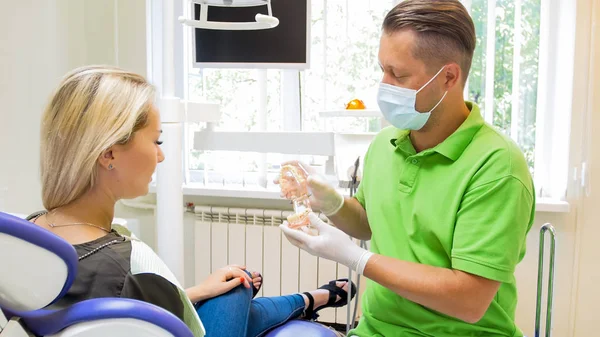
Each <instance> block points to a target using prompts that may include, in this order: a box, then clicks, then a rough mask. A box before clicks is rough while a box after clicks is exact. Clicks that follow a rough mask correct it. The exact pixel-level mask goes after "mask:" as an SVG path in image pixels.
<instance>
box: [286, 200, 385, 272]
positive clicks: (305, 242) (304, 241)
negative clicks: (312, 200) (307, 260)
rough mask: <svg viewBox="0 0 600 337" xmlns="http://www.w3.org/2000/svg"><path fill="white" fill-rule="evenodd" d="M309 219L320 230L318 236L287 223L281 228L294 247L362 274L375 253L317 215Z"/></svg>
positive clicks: (311, 215)
mask: <svg viewBox="0 0 600 337" xmlns="http://www.w3.org/2000/svg"><path fill="white" fill-rule="evenodd" d="M309 219H310V223H311V224H312V226H313V227H315V228H316V229H318V231H319V235H318V236H312V235H309V234H307V233H305V232H303V231H301V230H297V229H291V228H289V227H288V226H287V222H284V223H283V224H282V225H280V226H279V227H280V228H281V230H282V231H283V233H284V234H285V236H286V237H287V239H288V240H289V241H290V242H291V243H292V244H293V245H294V246H296V247H298V248H300V249H302V250H305V251H307V252H308V253H309V254H311V255H315V256H319V257H322V258H324V259H327V260H332V261H335V262H338V263H341V264H343V265H345V266H347V267H350V268H352V269H353V270H355V271H356V272H357V273H359V274H362V273H363V271H364V269H365V266H366V265H367V261H368V260H369V258H370V257H371V256H372V255H373V253H371V252H369V251H368V250H365V249H363V248H361V247H359V246H357V245H356V244H355V243H354V242H352V240H351V239H350V237H349V236H348V234H346V233H344V232H342V231H341V230H339V229H337V228H335V227H333V226H331V225H328V224H327V223H325V222H324V221H323V220H321V219H319V217H317V215H316V214H314V213H312V212H311V213H310V214H309Z"/></svg>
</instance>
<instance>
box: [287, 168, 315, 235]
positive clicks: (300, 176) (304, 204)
mask: <svg viewBox="0 0 600 337" xmlns="http://www.w3.org/2000/svg"><path fill="white" fill-rule="evenodd" d="M306 178H307V175H306V172H304V170H302V169H301V168H299V167H296V166H293V165H284V166H283V167H282V168H281V171H280V175H279V186H280V187H281V192H282V194H283V195H284V196H285V198H286V199H290V200H292V204H293V205H294V214H292V215H290V216H288V217H287V221H288V224H289V227H290V228H292V229H298V230H301V231H304V232H306V233H308V234H310V235H318V234H319V233H318V231H317V229H316V228H313V227H312V226H311V225H310V221H309V219H308V214H309V213H310V212H311V211H312V210H311V208H310V202H309V200H308V188H307V181H306Z"/></svg>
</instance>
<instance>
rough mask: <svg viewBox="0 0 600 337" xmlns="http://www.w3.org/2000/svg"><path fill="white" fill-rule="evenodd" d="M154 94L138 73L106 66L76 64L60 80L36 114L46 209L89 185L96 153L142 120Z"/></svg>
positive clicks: (70, 198)
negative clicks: (41, 111)
mask: <svg viewBox="0 0 600 337" xmlns="http://www.w3.org/2000/svg"><path fill="white" fill-rule="evenodd" d="M154 97H155V88H154V87H153V86H152V85H151V84H150V83H148V81H146V79H144V78H143V77H142V76H140V75H137V74H135V73H132V72H128V71H125V70H123V69H119V68H116V67H111V66H85V67H81V68H77V69H75V70H73V71H71V72H70V73H68V74H67V75H66V76H65V77H64V78H63V79H62V81H61V83H60V85H59V86H58V89H57V90H56V91H55V92H54V94H53V96H52V97H51V99H50V102H49V103H48V105H47V107H46V110H45V111H44V115H43V117H42V126H41V148H40V157H41V158H40V159H41V161H40V162H41V178H42V201H43V204H44V207H45V208H46V209H47V210H49V211H50V210H53V209H55V208H57V207H61V206H65V205H68V204H69V203H71V202H73V201H74V200H76V199H77V198H79V197H81V196H82V195H83V194H84V193H85V192H86V191H87V190H89V189H90V188H91V187H92V186H94V183H95V178H96V174H97V165H98V159H99V157H100V156H101V155H102V153H103V152H105V151H106V150H108V149H109V148H110V147H111V146H113V145H115V144H125V143H127V142H128V141H129V140H130V139H131V137H132V136H133V134H134V133H135V132H136V131H138V130H140V129H142V128H144V127H145V126H146V125H147V123H148V112H149V111H150V109H151V106H152V104H153V102H154Z"/></svg>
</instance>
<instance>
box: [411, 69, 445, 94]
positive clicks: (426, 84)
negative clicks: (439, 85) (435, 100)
mask: <svg viewBox="0 0 600 337" xmlns="http://www.w3.org/2000/svg"><path fill="white" fill-rule="evenodd" d="M444 68H446V66H443V67H442V69H440V70H439V71H438V72H437V74H435V76H433V77H432V78H431V79H430V80H429V82H427V83H425V84H424V85H423V86H422V87H421V89H419V90H417V94H418V93H419V91H421V90H423V88H425V87H426V86H428V85H429V83H431V82H433V80H435V78H436V77H438V75H439V74H440V73H441V72H442V70H444Z"/></svg>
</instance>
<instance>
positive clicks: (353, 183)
mask: <svg viewBox="0 0 600 337" xmlns="http://www.w3.org/2000/svg"><path fill="white" fill-rule="evenodd" d="M359 165H360V157H358V158H356V161H355V162H354V172H353V174H352V176H351V180H350V186H349V188H350V197H353V196H354V193H356V190H357V189H358V176H357V175H358V167H359ZM363 246H364V247H363ZM366 246H367V244H366V242H365V241H364V240H361V241H360V247H361V248H366ZM348 281H352V269H350V268H348ZM359 290H360V275H357V277H356V300H355V301H354V315H353V316H350V314H351V312H352V305H350V304H351V303H352V292H351V291H350V289H348V300H347V302H348V308H347V310H346V334H348V333H349V332H350V328H351V326H353V325H354V319H355V318H356V311H357V308H358V292H359Z"/></svg>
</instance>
